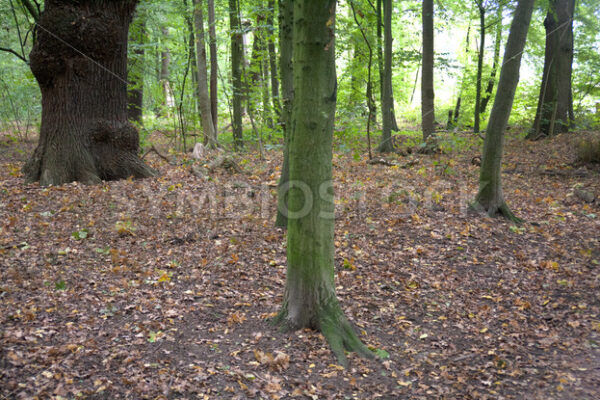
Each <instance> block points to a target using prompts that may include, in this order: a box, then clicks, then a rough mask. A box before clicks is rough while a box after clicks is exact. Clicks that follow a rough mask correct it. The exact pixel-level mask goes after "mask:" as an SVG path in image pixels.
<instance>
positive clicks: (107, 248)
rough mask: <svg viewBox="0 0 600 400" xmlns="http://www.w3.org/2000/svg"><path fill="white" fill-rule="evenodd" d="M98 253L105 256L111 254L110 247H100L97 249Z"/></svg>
mask: <svg viewBox="0 0 600 400" xmlns="http://www.w3.org/2000/svg"><path fill="white" fill-rule="evenodd" d="M96 253H100V254H104V255H105V256H107V255H109V254H110V247H105V248H103V249H101V248H100V247H96Z"/></svg>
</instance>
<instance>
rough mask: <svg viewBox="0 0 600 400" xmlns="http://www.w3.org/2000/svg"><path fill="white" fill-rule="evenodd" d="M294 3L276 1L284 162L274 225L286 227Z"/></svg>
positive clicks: (292, 87)
mask: <svg viewBox="0 0 600 400" xmlns="http://www.w3.org/2000/svg"><path fill="white" fill-rule="evenodd" d="M293 26H294V3H293V2H292V0H279V70H280V71H281V100H282V107H281V126H282V128H283V164H282V166H281V176H280V177H279V183H278V185H277V219H276V220H275V226H278V227H280V228H287V195H288V181H289V151H288V147H289V146H288V142H289V137H290V131H291V128H292V124H291V119H292V104H293V100H294V74H293V70H294V66H293V64H292V47H293V41H292V36H293Z"/></svg>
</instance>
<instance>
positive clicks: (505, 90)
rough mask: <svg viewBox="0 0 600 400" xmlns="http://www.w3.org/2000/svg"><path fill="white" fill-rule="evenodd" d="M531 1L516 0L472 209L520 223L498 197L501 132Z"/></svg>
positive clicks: (516, 77) (511, 97)
mask: <svg viewBox="0 0 600 400" xmlns="http://www.w3.org/2000/svg"><path fill="white" fill-rule="evenodd" d="M533 3H534V0H519V3H518V4H517V8H516V10H515V13H514V16H513V22H512V24H511V27H510V33H509V35H508V41H507V43H506V50H505V52H504V60H503V62H502V69H501V71H500V81H499V82H498V92H497V94H496V97H495V99H494V106H493V107H492V111H491V114H490V120H489V123H488V127H487V130H486V135H485V141H484V144H483V154H482V159H481V170H480V175H479V193H478V194H477V197H476V198H475V203H474V204H473V207H474V208H475V209H476V210H480V211H485V212H487V213H488V215H490V216H495V215H498V214H500V215H502V216H504V217H505V218H508V219H510V220H513V221H517V222H518V221H520V220H519V219H518V218H517V217H515V216H514V215H513V213H512V212H511V210H510V209H509V207H508V205H507V204H506V202H505V200H504V195H503V194H502V182H501V175H500V173H501V167H502V152H503V149H504V132H505V131H506V126H507V125H508V118H509V117H510V112H511V109H512V104H513V100H514V97H515V91H516V89H517V84H518V83H519V69H520V66H521V56H522V53H523V48H524V47H525V41H526V39H527V31H528V29H529V23H530V21H531V14H532V12H533Z"/></svg>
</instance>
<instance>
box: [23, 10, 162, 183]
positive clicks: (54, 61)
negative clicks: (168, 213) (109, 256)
mask: <svg viewBox="0 0 600 400" xmlns="http://www.w3.org/2000/svg"><path fill="white" fill-rule="evenodd" d="M135 5H136V1H135V0H131V1H118V2H117V1H100V0H96V1H93V0H88V1H79V2H72V1H67V0H47V1H46V3H45V10H44V12H42V14H41V15H40V19H39V21H38V28H37V40H36V42H35V45H34V47H33V49H32V51H31V54H30V62H31V64H30V65H31V70H32V72H33V74H34V75H35V77H36V79H37V81H38V84H39V86H40V89H41V92H42V125H41V130H40V139H39V143H38V147H37V148H36V150H35V152H34V153H33V155H32V156H31V158H30V159H29V161H28V162H27V163H26V165H25V166H24V168H23V170H24V173H25V179H26V181H27V182H35V181H39V182H40V184H41V185H60V184H63V183H67V182H72V181H80V182H83V183H97V182H100V181H101V180H112V179H121V178H127V177H129V176H133V177H136V178H143V177H147V176H151V175H153V174H154V172H153V170H152V169H150V168H149V167H147V166H146V165H145V164H144V163H143V162H142V161H141V160H140V159H139V158H138V156H137V152H138V147H139V137H138V132H137V130H136V129H135V127H134V126H133V125H131V124H130V123H129V122H128V121H127V81H126V79H125V78H126V77H127V34H128V27H129V23H130V21H131V16H132V13H133V11H134V9H135Z"/></svg>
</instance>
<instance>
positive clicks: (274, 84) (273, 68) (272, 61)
mask: <svg viewBox="0 0 600 400" xmlns="http://www.w3.org/2000/svg"><path fill="white" fill-rule="evenodd" d="M267 7H269V10H268V14H267V25H268V27H269V41H268V49H269V68H270V75H271V102H272V104H273V110H274V111H275V115H276V116H277V118H278V119H281V104H280V103H279V78H278V75H279V73H278V72H277V55H276V54H275V22H274V20H273V15H274V14H275V0H269V2H268V4H267ZM280 122H281V121H280Z"/></svg>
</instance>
